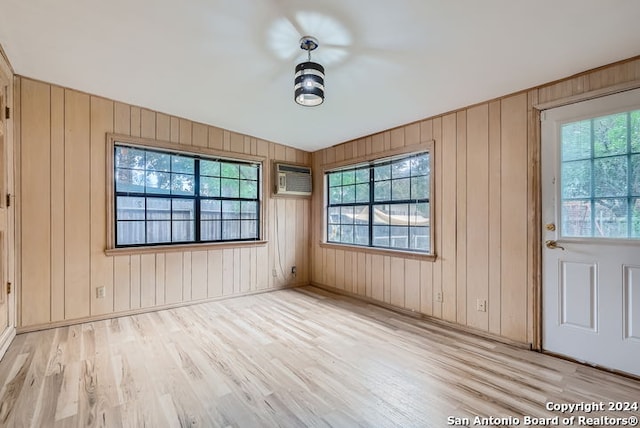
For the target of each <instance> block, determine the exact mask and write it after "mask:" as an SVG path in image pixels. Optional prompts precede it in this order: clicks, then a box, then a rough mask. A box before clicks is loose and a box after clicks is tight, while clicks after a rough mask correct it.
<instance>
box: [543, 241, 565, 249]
mask: <svg viewBox="0 0 640 428" xmlns="http://www.w3.org/2000/svg"><path fill="white" fill-rule="evenodd" d="M544 245H546V246H547V248H549V249H550V250H556V249H558V248H559V249H561V250H562V251H564V247H561V246H560V245H558V242H557V241H554V240H552V239H550V240H548V241H544Z"/></svg>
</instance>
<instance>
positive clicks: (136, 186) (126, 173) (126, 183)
mask: <svg viewBox="0 0 640 428" xmlns="http://www.w3.org/2000/svg"><path fill="white" fill-rule="evenodd" d="M115 175H116V191H117V192H128V193H144V182H145V178H144V171H142V170H136V169H121V168H117V169H116V174H115Z"/></svg>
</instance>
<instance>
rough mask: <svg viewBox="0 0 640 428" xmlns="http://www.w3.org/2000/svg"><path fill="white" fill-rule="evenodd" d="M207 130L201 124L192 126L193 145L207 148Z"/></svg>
mask: <svg viewBox="0 0 640 428" xmlns="http://www.w3.org/2000/svg"><path fill="white" fill-rule="evenodd" d="M208 138H209V137H208V129H207V126H206V125H203V124H201V123H194V124H193V145H194V146H199V147H207V146H208V144H209V142H208Z"/></svg>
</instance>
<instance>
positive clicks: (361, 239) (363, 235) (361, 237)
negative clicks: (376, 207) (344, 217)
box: [353, 226, 369, 245]
mask: <svg viewBox="0 0 640 428" xmlns="http://www.w3.org/2000/svg"><path fill="white" fill-rule="evenodd" d="M353 242H354V244H358V245H369V227H368V226H355V227H354V241H353Z"/></svg>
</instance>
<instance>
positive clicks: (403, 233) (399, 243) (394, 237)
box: [389, 226, 409, 248]
mask: <svg viewBox="0 0 640 428" xmlns="http://www.w3.org/2000/svg"><path fill="white" fill-rule="evenodd" d="M390 242H391V243H390V245H389V246H390V247H391V248H409V228H408V227H399V226H391V241H390Z"/></svg>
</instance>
